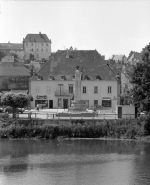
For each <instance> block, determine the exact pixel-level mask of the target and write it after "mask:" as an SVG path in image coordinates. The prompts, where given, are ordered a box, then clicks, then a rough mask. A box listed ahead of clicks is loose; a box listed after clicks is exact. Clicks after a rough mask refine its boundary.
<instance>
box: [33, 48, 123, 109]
mask: <svg viewBox="0 0 150 185" xmlns="http://www.w3.org/2000/svg"><path fill="white" fill-rule="evenodd" d="M76 66H79V70H80V71H82V80H81V100H86V101H87V102H88V105H89V107H91V106H96V105H103V106H105V107H109V108H113V109H115V106H116V105H118V104H120V99H119V97H120V96H119V95H120V82H119V81H118V79H117V78H116V76H115V74H114V73H113V72H112V70H111V69H110V68H109V67H108V66H107V64H106V62H105V61H104V60H103V59H102V57H101V55H100V54H99V53H98V52H97V51H96V50H73V51H68V50H58V51H57V52H56V54H55V55H54V57H53V58H52V59H51V60H50V61H49V62H47V63H46V64H45V65H44V66H43V67H42V68H41V69H40V70H39V71H38V75H37V76H35V75H34V76H33V77H32V78H31V81H30V93H31V95H32V96H33V99H34V101H33V102H32V104H31V106H32V108H35V107H36V105H37V104H43V105H45V106H46V107H47V108H68V107H70V104H71V99H72V97H73V94H74V90H75V88H74V86H75V70H76Z"/></svg>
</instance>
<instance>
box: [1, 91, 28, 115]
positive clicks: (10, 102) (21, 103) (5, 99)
mask: <svg viewBox="0 0 150 185" xmlns="http://www.w3.org/2000/svg"><path fill="white" fill-rule="evenodd" d="M30 101H31V97H29V96H28V95H26V94H23V93H13V92H8V93H5V94H4V95H3V96H2V97H1V103H2V104H3V105H7V106H10V107H12V109H13V118H15V117H16V110H17V108H24V107H27V106H28V105H29V102H30Z"/></svg>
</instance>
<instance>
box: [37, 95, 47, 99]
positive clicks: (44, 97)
mask: <svg viewBox="0 0 150 185" xmlns="http://www.w3.org/2000/svg"><path fill="white" fill-rule="evenodd" d="M36 99H47V96H46V95H43V96H41V95H37V96H36Z"/></svg>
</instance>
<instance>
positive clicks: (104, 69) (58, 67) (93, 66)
mask: <svg viewBox="0 0 150 185" xmlns="http://www.w3.org/2000/svg"><path fill="white" fill-rule="evenodd" d="M66 56H67V57H66ZM77 66H79V70H80V71H81V70H82V67H83V79H84V78H85V76H86V75H87V76H88V77H89V79H90V80H96V76H97V75H99V76H100V77H101V79H102V80H116V77H115V74H114V73H113V71H112V70H111V69H110V68H109V67H108V66H107V62H106V61H104V60H103V59H102V57H101V55H100V54H99V53H98V52H97V51H96V50H72V51H70V50H69V51H67V50H58V51H57V52H56V53H55V55H54V56H53V57H52V58H51V60H50V61H48V62H47V63H46V64H45V65H44V66H43V67H42V68H41V69H40V70H39V71H38V74H39V75H41V76H42V77H43V79H48V76H49V75H53V76H54V79H55V80H60V79H61V76H65V78H66V80H72V79H73V78H72V77H73V76H74V75H75V70H76V67H77ZM36 79H37V77H36V76H33V77H32V80H36Z"/></svg>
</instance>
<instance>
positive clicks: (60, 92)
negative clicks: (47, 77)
mask: <svg viewBox="0 0 150 185" xmlns="http://www.w3.org/2000/svg"><path fill="white" fill-rule="evenodd" d="M63 86H64V85H63V84H58V93H59V95H62V93H63Z"/></svg>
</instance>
